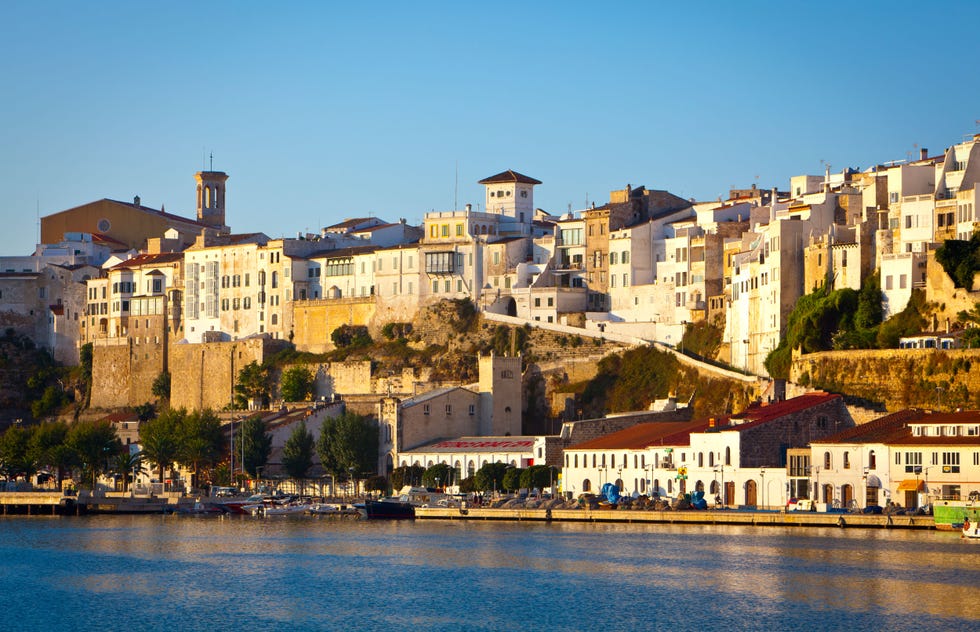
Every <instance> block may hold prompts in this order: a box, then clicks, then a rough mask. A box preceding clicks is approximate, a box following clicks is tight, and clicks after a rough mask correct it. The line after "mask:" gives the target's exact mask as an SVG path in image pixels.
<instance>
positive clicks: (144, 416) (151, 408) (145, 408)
mask: <svg viewBox="0 0 980 632" xmlns="http://www.w3.org/2000/svg"><path fill="white" fill-rule="evenodd" d="M133 412H134V413H136V418H137V419H139V420H140V422H144V421H149V420H150V419H153V418H154V417H156V416H157V407H156V406H155V405H153V404H152V403H150V402H144V403H142V404H140V405H139V406H134V407H133Z"/></svg>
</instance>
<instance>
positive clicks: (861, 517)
mask: <svg viewBox="0 0 980 632" xmlns="http://www.w3.org/2000/svg"><path fill="white" fill-rule="evenodd" d="M415 517H416V518H417V519H420V520H509V521H543V522H603V523H647V524H658V523H659V524H677V525H683V524H722V525H755V526H782V527H786V526H790V527H794V526H795V527H841V528H848V527H857V528H878V529H889V528H899V529H935V528H936V525H935V522H934V521H933V518H932V516H901V515H875V514H856V513H855V514H852V513H819V512H811V511H791V512H781V511H742V510H724V509H722V510H717V509H708V510H687V511H619V510H613V511H610V510H590V509H491V508H470V509H460V508H454V507H450V508H417V509H416V510H415Z"/></svg>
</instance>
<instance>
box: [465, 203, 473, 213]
mask: <svg viewBox="0 0 980 632" xmlns="http://www.w3.org/2000/svg"><path fill="white" fill-rule="evenodd" d="M472 210H473V205H472V204H467V205H466V212H467V213H469V212H470V211H472Z"/></svg>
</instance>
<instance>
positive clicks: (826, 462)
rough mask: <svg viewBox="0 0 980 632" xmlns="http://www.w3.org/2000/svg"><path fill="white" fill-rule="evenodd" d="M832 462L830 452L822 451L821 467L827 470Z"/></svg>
mask: <svg viewBox="0 0 980 632" xmlns="http://www.w3.org/2000/svg"><path fill="white" fill-rule="evenodd" d="M832 462H833V461H832V459H831V458H830V452H824V453H823V469H825V470H829V469H830V465H831V463H832Z"/></svg>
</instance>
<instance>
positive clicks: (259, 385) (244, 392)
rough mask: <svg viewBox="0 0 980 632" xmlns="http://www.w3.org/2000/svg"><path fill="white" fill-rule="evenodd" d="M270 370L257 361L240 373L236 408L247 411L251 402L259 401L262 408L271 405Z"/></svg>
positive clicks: (237, 381) (247, 365) (236, 389)
mask: <svg viewBox="0 0 980 632" xmlns="http://www.w3.org/2000/svg"><path fill="white" fill-rule="evenodd" d="M270 390H271V388H270V377H269V368H268V367H267V366H265V365H262V364H259V363H258V362H256V361H254V360H253V361H252V362H249V363H248V364H246V365H245V366H244V367H242V370H241V371H239V372H238V379H237V380H236V381H235V407H236V408H239V409H247V408H248V406H249V402H251V401H254V400H258V401H260V402H261V403H262V406H263V407H265V406H268V405H269V392H270Z"/></svg>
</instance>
